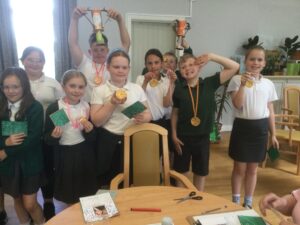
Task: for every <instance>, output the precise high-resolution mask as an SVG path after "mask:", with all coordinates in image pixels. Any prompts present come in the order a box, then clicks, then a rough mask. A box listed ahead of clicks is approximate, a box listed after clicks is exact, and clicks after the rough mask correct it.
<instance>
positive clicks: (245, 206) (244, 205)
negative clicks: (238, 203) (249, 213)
mask: <svg viewBox="0 0 300 225" xmlns="http://www.w3.org/2000/svg"><path fill="white" fill-rule="evenodd" d="M243 207H244V208H245V209H252V206H251V205H246V204H245V203H244V204H243Z"/></svg>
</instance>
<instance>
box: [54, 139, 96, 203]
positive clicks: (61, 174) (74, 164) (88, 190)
mask: <svg viewBox="0 0 300 225" xmlns="http://www.w3.org/2000/svg"><path fill="white" fill-rule="evenodd" d="M54 169H55V184H54V197H55V198H56V199H57V200H59V201H62V202H65V203H67V204H73V203H75V202H78V201H79V198H80V197H84V196H88V195H93V194H95V193H96V191H97V189H98V188H97V178H96V165H95V151H94V148H93V146H91V145H90V144H89V143H88V142H86V141H84V142H81V143H79V144H76V145H70V146H66V145H59V146H57V147H56V148H55V152H54Z"/></svg>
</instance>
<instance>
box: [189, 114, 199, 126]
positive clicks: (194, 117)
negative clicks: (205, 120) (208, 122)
mask: <svg viewBox="0 0 300 225" xmlns="http://www.w3.org/2000/svg"><path fill="white" fill-rule="evenodd" d="M200 123H201V120H200V118H199V117H197V116H193V117H192V119H191V124H192V125H193V126H194V127H197V126H199V125H200Z"/></svg>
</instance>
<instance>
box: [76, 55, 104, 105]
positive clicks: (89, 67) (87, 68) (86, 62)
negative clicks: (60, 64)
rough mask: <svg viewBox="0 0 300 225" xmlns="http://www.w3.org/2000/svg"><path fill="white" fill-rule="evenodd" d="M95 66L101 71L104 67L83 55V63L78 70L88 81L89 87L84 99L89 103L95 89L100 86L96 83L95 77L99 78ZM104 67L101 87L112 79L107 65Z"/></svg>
mask: <svg viewBox="0 0 300 225" xmlns="http://www.w3.org/2000/svg"><path fill="white" fill-rule="evenodd" d="M95 66H96V67H97V70H100V68H101V66H102V65H100V64H94V63H93V61H92V60H91V59H90V58H88V57H87V56H86V55H83V58H82V61H81V63H80V65H79V66H78V70H79V71H80V72H82V73H83V74H84V76H85V77H86V79H87V87H86V89H85V95H84V97H83V99H84V100H85V101H87V102H90V100H91V95H92V91H93V88H94V87H97V86H99V85H97V84H96V83H95V77H96V76H97V70H96V67H95ZM103 66H104V67H103V74H102V76H103V79H102V83H101V84H100V85H102V84H104V83H105V82H106V81H107V80H108V79H109V77H110V74H109V72H108V71H107V69H106V64H104V65H103Z"/></svg>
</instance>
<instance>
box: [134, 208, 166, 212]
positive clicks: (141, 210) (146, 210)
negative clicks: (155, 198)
mask: <svg viewBox="0 0 300 225" xmlns="http://www.w3.org/2000/svg"><path fill="white" fill-rule="evenodd" d="M130 210H131V211H137V212H161V209H160V208H130Z"/></svg>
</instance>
